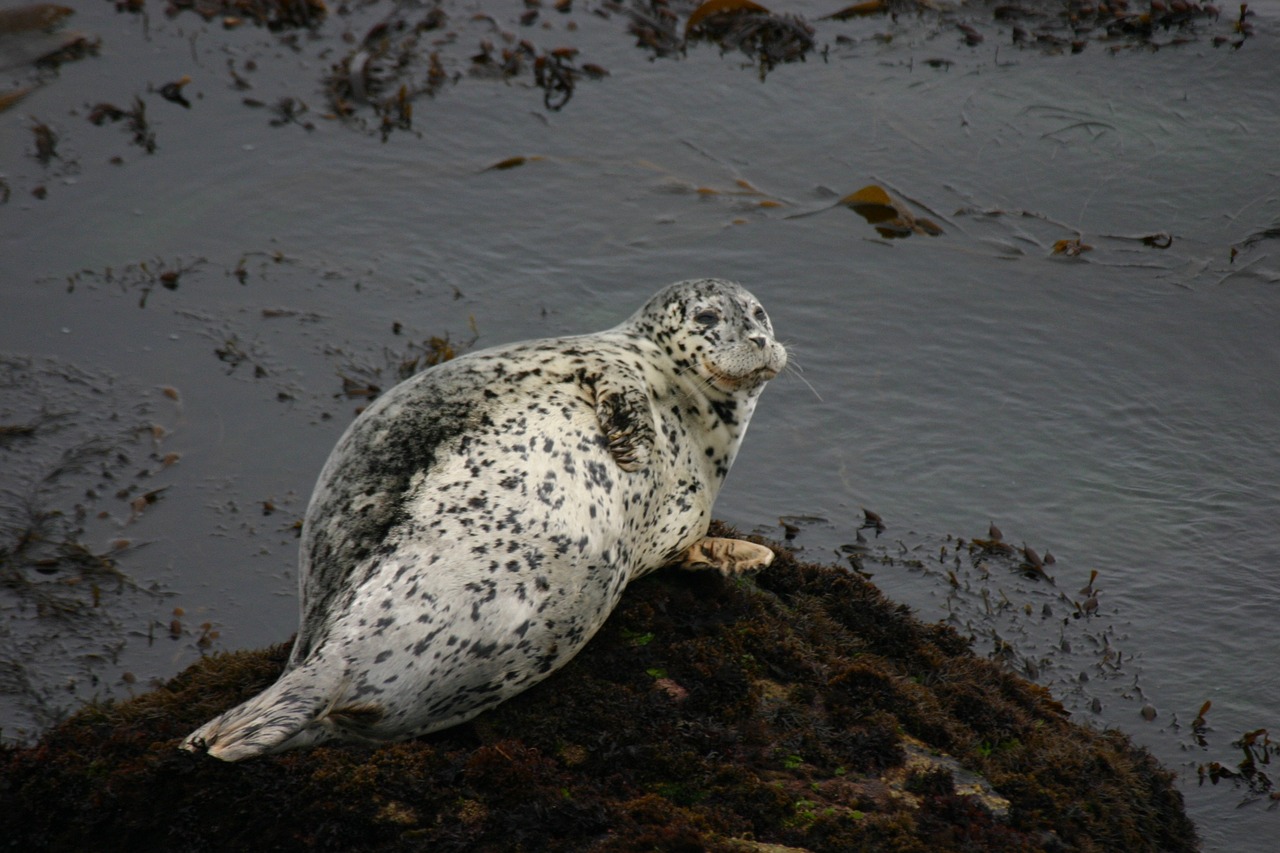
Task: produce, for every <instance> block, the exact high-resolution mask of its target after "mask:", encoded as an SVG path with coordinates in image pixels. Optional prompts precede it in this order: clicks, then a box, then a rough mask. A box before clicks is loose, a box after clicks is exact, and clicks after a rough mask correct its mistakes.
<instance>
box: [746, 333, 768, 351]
mask: <svg viewBox="0 0 1280 853" xmlns="http://www.w3.org/2000/svg"><path fill="white" fill-rule="evenodd" d="M750 341H751V343H753V344H755V345H756V346H757V347H759V348H760V349H764V345H765V344H766V343H768V341H766V340H765V338H764V335H756V336H755V337H754V338H750Z"/></svg>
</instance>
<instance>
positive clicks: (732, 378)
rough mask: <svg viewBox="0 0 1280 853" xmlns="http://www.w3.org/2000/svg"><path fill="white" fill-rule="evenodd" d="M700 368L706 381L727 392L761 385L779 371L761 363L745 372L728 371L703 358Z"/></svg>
mask: <svg viewBox="0 0 1280 853" xmlns="http://www.w3.org/2000/svg"><path fill="white" fill-rule="evenodd" d="M702 370H703V373H704V375H705V376H706V378H707V381H708V382H710V383H711V384H712V385H713V386H715V387H716V388H718V389H719V390H721V391H725V392H728V393H733V392H735V391H742V390H744V389H749V388H755V387H757V386H759V385H763V384H764V383H766V382H768V381H769V380H770V379H772V378H773V377H775V376H777V375H778V374H779V373H780V372H781V368H779V367H774V366H772V365H768V364H763V365H761V366H760V367H757V368H756V369H754V370H749V371H747V372H746V373H728V372H726V371H724V370H721V369H720V368H718V367H716V366H715V365H714V364H712V363H711V362H709V361H707V360H705V359H704V360H703V361H702Z"/></svg>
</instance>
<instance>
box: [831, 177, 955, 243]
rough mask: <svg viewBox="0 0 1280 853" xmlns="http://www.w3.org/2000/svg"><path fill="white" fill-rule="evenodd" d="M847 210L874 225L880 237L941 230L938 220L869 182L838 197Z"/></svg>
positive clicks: (938, 231) (908, 235)
mask: <svg viewBox="0 0 1280 853" xmlns="http://www.w3.org/2000/svg"><path fill="white" fill-rule="evenodd" d="M838 203H839V204H843V205H844V206H846V207H848V208H849V209H850V210H852V211H854V212H855V213H857V214H858V215H859V216H861V217H862V218H863V219H865V220H867V222H868V223H870V224H871V225H873V226H875V229H876V231H878V232H879V233H880V236H881V237H887V238H889V239H895V238H900V237H910V236H911V235H912V234H927V235H928V236H930V237H937V236H938V235H939V234H941V233H942V228H940V227H939V226H938V225H937V223H935V222H934V221H933V220H932V219H926V218H924V217H923V216H921V217H917V216H916V215H915V214H914V213H912V212H911V211H910V210H909V209H908V208H907V206H906V205H905V204H903V203H902V202H900V201H898V200H896V199H894V198H893V197H891V196H890V195H889V193H888V192H887V191H886V190H885V189H884V188H883V187H880V186H877V185H875V184H871V185H869V186H865V187H863V188H862V189H860V190H858V191H857V192H854V193H850V194H849V195H847V196H845V197H844V198H842V199H840V201H839V202H838Z"/></svg>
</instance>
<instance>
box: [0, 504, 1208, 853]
mask: <svg viewBox="0 0 1280 853" xmlns="http://www.w3.org/2000/svg"><path fill="white" fill-rule="evenodd" d="M714 535H733V533H732V532H731V531H726V530H724V529H720V532H719V533H715V534H714ZM641 636H643V637H646V641H645V642H643V643H638V642H636V639H635V638H637V637H641ZM287 652H288V645H287V644H284V645H280V646H277V647H274V648H272V649H267V650H264V651H258V652H236V653H230V654H220V655H215V656H211V657H209V658H207V659H205V660H203V661H201V662H200V663H198V664H196V665H194V666H192V667H190V668H189V669H188V670H186V671H185V672H183V673H182V674H180V675H179V676H177V677H176V678H174V679H173V680H172V681H170V682H169V683H168V684H166V685H165V686H163V687H160V688H158V689H156V690H154V691H153V692H151V693H148V694H145V695H143V696H140V697H138V698H136V699H133V700H131V701H128V702H122V703H106V704H101V705H94V706H90V707H87V708H85V709H84V710H82V711H80V712H79V713H77V714H76V715H74V716H73V717H71V718H70V719H68V720H67V721H65V722H64V723H62V724H61V725H59V726H58V727H56V728H55V729H53V730H51V731H50V732H48V733H47V734H46V735H45V736H44V737H43V738H42V739H41V740H40V742H39V743H37V744H36V745H35V746H33V747H30V748H24V749H18V748H4V749H0V837H3V838H5V839H7V840H8V843H9V844H10V845H11V846H13V847H15V848H19V849H20V848H26V849H46V850H78V849H87V848H88V847H92V848H93V849H95V850H103V851H106V850H130V851H134V850H139V849H142V850H147V849H182V850H193V851H198V850H216V849H232V848H238V847H249V846H252V847H255V848H259V849H279V850H329V849H333V850H375V851H376V850H399V849H405V848H411V849H429V850H432V851H450V850H457V851H463V850H466V851H487V850H494V851H498V850H504V851H505V850H522V849H523V850H552V851H574V850H587V849H590V850H592V851H619V850H636V849H662V850H674V849H689V850H711V851H733V850H738V851H741V850H746V849H753V850H759V851H765V850H768V851H782V850H807V851H814V853H817V851H836V850H856V849H874V850H882V851H897V850H948V849H967V850H973V849H981V850H984V851H1012V850H1019V851H1022V850H1050V849H1076V850H1082V851H1091V850H1092V851H1104V850H1127V851H1142V850H1153V851H1154V850H1167V851H1183V850H1186V851H1190V850H1195V849H1197V839H1196V833H1195V829H1194V826H1193V825H1192V823H1191V822H1190V820H1189V819H1188V818H1187V816H1186V814H1185V813H1184V811H1183V805H1182V797H1181V795H1180V794H1179V793H1178V792H1177V790H1176V789H1175V788H1174V786H1173V775H1172V774H1171V773H1170V772H1168V771H1166V770H1164V769H1162V768H1161V767H1160V766H1159V765H1158V764H1157V763H1156V761H1155V760H1154V759H1153V758H1152V757H1151V755H1150V754H1149V753H1147V752H1146V751H1145V750H1143V749H1141V748H1138V747H1136V746H1134V745H1133V744H1132V743H1130V741H1129V740H1128V739H1127V738H1126V737H1124V736H1123V735H1120V734H1119V733H1117V732H1113V731H1111V732H1102V731H1097V730H1095V729H1093V728H1090V727H1087V726H1081V725H1077V724H1075V723H1073V722H1071V721H1070V720H1068V719H1067V716H1066V714H1065V713H1064V712H1063V710H1062V708H1061V706H1060V705H1059V704H1058V703H1057V702H1056V701H1054V699H1053V698H1052V696H1051V695H1050V694H1049V693H1048V691H1046V690H1044V689H1043V688H1041V687H1038V686H1036V685H1033V684H1030V683H1028V682H1027V681H1025V680H1023V679H1022V678H1020V677H1019V676H1017V675H1016V674H1014V673H1012V672H1009V671H1007V670H1006V669H1003V668H1002V667H1000V666H999V665H997V664H996V663H994V662H992V661H989V660H986V659H983V658H980V657H977V656H975V655H974V654H973V653H972V652H971V651H970V649H969V644H968V643H967V642H966V641H965V640H963V639H962V638H961V637H959V636H958V635H957V634H956V633H955V632H954V631H952V630H951V629H950V628H947V627H945V626H941V625H927V624H924V623H922V622H920V621H918V620H917V619H915V618H914V617H913V616H911V614H910V613H909V611H908V610H907V609H906V608H904V607H901V606H898V605H895V604H893V603H892V602H890V601H888V600H887V599H885V598H884V597H883V596H882V595H881V594H880V593H879V591H878V590H876V588H875V587H874V586H872V585H871V584H870V583H868V582H866V581H865V580H863V579H861V578H859V577H857V576H855V575H852V574H850V573H849V572H847V571H844V570H842V569H840V568H836V567H829V566H819V565H811V564H803V563H800V562H797V561H796V560H795V559H794V558H793V557H792V556H791V554H789V553H788V552H787V551H785V550H779V556H778V559H777V560H776V561H775V562H774V564H773V566H771V567H770V568H769V569H768V570H766V571H764V572H762V573H760V574H759V575H757V576H756V577H755V579H754V580H746V581H733V580H725V579H722V578H720V577H719V576H717V575H714V574H712V573H706V574H698V573H690V572H660V573H658V574H657V575H654V576H652V577H650V578H646V579H644V580H642V581H640V582H638V583H636V584H635V585H634V586H633V587H632V588H630V589H628V590H627V593H626V595H625V596H624V598H623V601H622V604H621V605H620V606H619V607H618V609H617V610H616V611H615V612H614V614H613V615H612V616H611V617H610V619H609V622H608V623H607V624H606V625H605V627H604V629H603V630H602V631H601V632H600V634H599V635H598V636H597V637H596V638H595V639H593V640H592V641H591V643H589V644H588V646H587V648H586V650H585V651H584V652H583V653H582V654H580V655H579V656H578V657H577V659H575V660H574V661H573V662H572V663H570V664H569V665H568V666H566V667H565V669H564V670H563V671H561V672H559V673H557V674H556V675H554V676H552V677H551V678H550V679H548V680H547V681H546V682H545V683H544V684H541V685H539V686H537V687H535V688H533V689H531V690H529V691H528V692H526V693H524V694H522V695H520V696H518V697H516V698H515V699H513V700H511V701H509V702H508V703H506V704H505V705H503V706H501V707H499V708H498V709H497V710H495V711H492V712H490V713H488V714H485V715H483V716H481V717H479V718H478V719H476V720H475V721H474V722H472V723H470V724H467V725H464V726H460V727H457V728H454V729H451V730H449V731H446V732H442V733H440V734H438V735H434V736H431V737H428V738H424V739H421V740H416V741H408V742H404V743H398V744H393V745H389V746H383V747H380V748H368V747H359V746H342V747H320V748H316V749H313V750H310V751H298V752H292V753H285V754H282V755H279V756H273V757H266V758H260V759H254V760H251V761H248V762H245V763H243V764H238V765H226V764H223V763H222V762H219V761H216V760H213V759H209V758H207V757H205V756H198V755H192V754H189V753H184V752H181V751H179V750H178V748H177V745H178V743H179V741H180V739H181V738H182V736H183V735H185V734H186V733H187V732H188V731H190V730H191V729H192V728H193V727H194V726H195V725H197V724H199V723H200V722H201V721H202V720H204V719H207V718H208V717H210V716H211V715H213V714H214V713H216V712H218V711H220V710H222V709H225V708H227V707H230V706H231V705H232V704H234V703H236V702H239V701H241V700H243V699H245V698H247V697H248V696H250V695H252V694H253V693H255V692H256V691H258V690H260V689H261V688H262V687H263V686H265V685H266V684H268V683H270V682H271V681H272V680H274V678H275V677H276V674H277V673H278V672H279V670H280V668H281V667H282V666H283V665H284V661H285V659H286V657H287ZM658 682H661V683H658ZM671 685H678V686H679V688H680V689H679V690H673V689H672V687H671ZM744 845H745V846H744Z"/></svg>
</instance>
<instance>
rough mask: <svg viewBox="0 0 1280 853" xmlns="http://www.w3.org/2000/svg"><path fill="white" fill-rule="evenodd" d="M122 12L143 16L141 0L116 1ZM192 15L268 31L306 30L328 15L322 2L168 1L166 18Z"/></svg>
mask: <svg viewBox="0 0 1280 853" xmlns="http://www.w3.org/2000/svg"><path fill="white" fill-rule="evenodd" d="M116 8H117V9H119V10H120V11H122V12H142V11H143V10H144V8H145V3H144V0H116ZM186 11H191V12H195V13H196V14H197V15H199V16H200V17H202V18H204V19H205V20H206V21H215V20H220V21H222V23H223V26H226V27H228V28H232V27H236V26H238V25H239V24H240V23H242V22H243V21H245V20H248V21H251V22H252V23H254V24H257V25H258V26H262V27H267V28H268V29H271V30H292V29H306V28H310V27H315V26H318V25H319V24H320V23H321V22H323V21H324V19H325V17H326V16H327V15H328V12H329V10H328V7H327V6H325V3H324V0H169V2H168V5H167V6H166V7H165V14H167V15H169V16H170V17H172V16H174V15H178V14H181V13H182V12H186Z"/></svg>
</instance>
